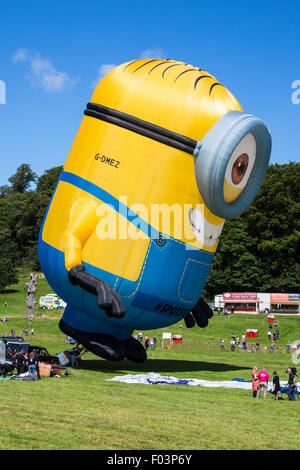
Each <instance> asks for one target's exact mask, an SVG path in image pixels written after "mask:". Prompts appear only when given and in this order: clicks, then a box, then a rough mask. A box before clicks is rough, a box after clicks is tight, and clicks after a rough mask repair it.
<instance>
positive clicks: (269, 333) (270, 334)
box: [268, 330, 272, 340]
mask: <svg viewBox="0 0 300 470" xmlns="http://www.w3.org/2000/svg"><path fill="white" fill-rule="evenodd" d="M271 336H272V333H271V330H269V331H268V338H269V340H270V339H271Z"/></svg>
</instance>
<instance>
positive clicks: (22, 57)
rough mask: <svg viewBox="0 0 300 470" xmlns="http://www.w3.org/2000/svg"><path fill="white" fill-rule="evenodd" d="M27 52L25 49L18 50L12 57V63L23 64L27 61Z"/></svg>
mask: <svg viewBox="0 0 300 470" xmlns="http://www.w3.org/2000/svg"><path fill="white" fill-rule="evenodd" d="M29 52H30V51H29V50H28V49H26V47H20V49H18V50H17V51H16V52H15V54H14V55H13V56H12V61H13V62H15V63H18V62H25V61H26V60H28V54H29Z"/></svg>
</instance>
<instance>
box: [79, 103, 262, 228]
mask: <svg viewBox="0 0 300 470" xmlns="http://www.w3.org/2000/svg"><path fill="white" fill-rule="evenodd" d="M84 113H85V114H86V115H87V116H91V117H94V118H97V119H100V120H102V121H105V122H109V123H111V124H114V125H116V126H119V127H123V128H125V129H128V130H130V131H132V132H135V133H137V134H140V135H143V136H145V137H148V138H150V139H153V140H156V141H158V142H161V143H162V144H165V145H168V146H170V147H173V148H176V149H178V150H181V151H183V152H186V153H189V154H191V155H194V156H195V174H196V180H197V185H198V189H199V191H200V193H201V196H202V198H203V200H204V202H205V204H206V205H207V207H208V208H209V210H210V211H211V212H212V213H213V214H215V215H217V216H219V217H221V218H224V219H231V218H233V217H236V216H238V215H240V214H241V213H242V212H244V211H245V210H246V209H247V207H248V206H249V205H250V204H251V203H252V201H253V200H254V198H255V196H256V194H257V193H258V191H259V188H260V186H261V184H262V182H263V180H264V177H265V174H266V171H267V168H268V163H269V159H270V154H271V135H270V132H269V129H268V127H267V126H266V124H265V123H264V121H262V120H261V119H259V118H257V117H255V116H252V115H250V114H246V113H243V112H240V111H230V112H228V113H226V114H225V115H224V116H222V117H220V118H219V119H218V121H217V122H216V123H215V124H214V125H213V127H212V128H211V129H210V130H209V131H208V132H207V133H206V135H205V136H204V137H203V139H202V140H201V141H196V140H194V139H190V138H189V137H186V136H184V135H181V134H178V133H176V132H173V131H170V130H169V129H165V128H163V127H160V126H157V125H155V124H152V123H150V122H148V121H144V120H142V119H139V118H136V117H135V116H131V115H129V114H126V113H123V112H121V111H117V110H115V109H112V108H108V107H106V106H102V105H99V104H96V103H88V104H87V107H86V109H85V111H84Z"/></svg>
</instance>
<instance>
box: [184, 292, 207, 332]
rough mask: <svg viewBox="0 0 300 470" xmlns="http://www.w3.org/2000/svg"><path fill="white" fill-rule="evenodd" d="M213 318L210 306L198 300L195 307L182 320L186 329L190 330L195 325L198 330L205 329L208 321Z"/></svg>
mask: <svg viewBox="0 0 300 470" xmlns="http://www.w3.org/2000/svg"><path fill="white" fill-rule="evenodd" d="M212 316H213V311H212V309H211V308H210V306H209V305H208V304H207V303H206V302H204V300H202V299H199V300H198V302H197V304H196V305H195V307H194V308H193V309H192V311H191V312H189V313H188V314H187V315H186V317H185V318H184V321H185V324H186V327H187V328H192V327H193V326H195V323H197V325H198V326H199V327H200V328H205V327H206V326H207V325H208V320H209V319H210V318H211V317H212Z"/></svg>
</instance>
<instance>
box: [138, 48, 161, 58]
mask: <svg viewBox="0 0 300 470" xmlns="http://www.w3.org/2000/svg"><path fill="white" fill-rule="evenodd" d="M165 58H166V56H165V53H164V51H163V50H162V49H159V48H156V49H146V50H144V51H143V52H142V53H141V55H140V59H165Z"/></svg>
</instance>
